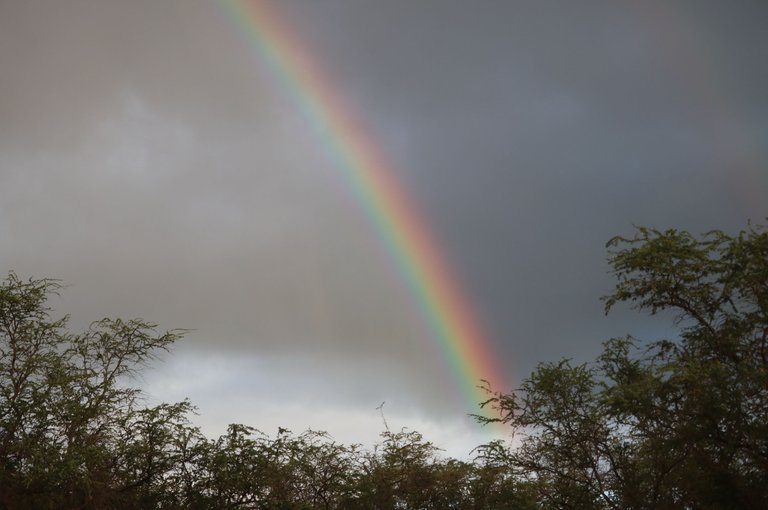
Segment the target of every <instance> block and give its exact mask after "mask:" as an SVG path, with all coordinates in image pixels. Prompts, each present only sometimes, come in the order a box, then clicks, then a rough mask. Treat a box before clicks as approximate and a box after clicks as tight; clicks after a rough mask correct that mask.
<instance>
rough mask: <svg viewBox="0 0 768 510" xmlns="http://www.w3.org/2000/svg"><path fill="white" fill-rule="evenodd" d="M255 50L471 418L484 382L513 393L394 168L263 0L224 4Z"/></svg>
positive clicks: (234, 0) (483, 397)
mask: <svg viewBox="0 0 768 510" xmlns="http://www.w3.org/2000/svg"><path fill="white" fill-rule="evenodd" d="M222 5H223V6H224V8H225V10H226V11H227V12H228V13H229V15H230V16H231V17H232V18H233V19H234V20H235V21H236V22H237V24H238V25H239V27H240V29H241V31H242V33H243V34H244V36H245V37H246V38H247V39H248V41H249V44H250V45H251V46H252V47H253V48H254V49H255V50H256V51H257V52H258V55H259V57H260V59H261V61H262V62H263V63H265V64H266V66H267V68H268V69H269V72H270V73H271V74H272V75H273V77H274V78H275V79H276V80H279V83H280V85H281V87H282V88H283V89H284V90H285V91H287V92H288V93H290V95H291V96H292V98H293V100H294V101H295V102H296V104H297V106H298V107H299V108H300V109H301V110H302V112H303V114H304V116H305V117H306V119H307V121H308V122H309V123H310V124H311V126H312V128H313V130H314V132H315V133H316V134H317V136H318V137H319V139H320V142H321V143H322V145H323V146H324V149H325V150H326V151H327V153H328V154H329V156H330V157H331V158H332V160H333V163H334V166H335V167H336V168H337V169H338V170H339V172H341V174H342V175H343V178H344V180H345V181H347V182H348V183H349V184H350V186H351V187H352V188H353V189H354V191H355V193H356V194H357V197H358V199H359V201H360V204H361V205H362V207H363V208H364V209H365V212H366V214H367V216H368V218H369V219H370V221H371V222H372V223H373V225H374V227H375V229H376V231H377V233H378V235H379V236H380V237H381V239H382V240H383V243H384V245H385V246H386V249H387V250H388V251H389V253H390V254H391V256H392V257H393V259H394V260H395V262H396V264H397V267H398V269H399V271H400V272H401V274H402V275H403V278H404V280H405V282H406V283H407V285H408V287H409V289H410V292H411V293H412V295H413V296H414V298H415V300H416V301H417V303H418V306H419V308H420V309H421V311H422V313H423V315H424V317H425V318H426V321H427V322H428V326H429V328H430V330H431V332H432V334H433V336H434V338H435V340H436V341H437V342H438V345H439V348H440V351H441V352H442V353H443V355H444V357H445V361H446V363H447V364H448V365H449V367H450V371H451V372H452V373H453V374H454V377H455V379H456V381H457V385H458V387H459V390H460V391H461V392H462V394H463V397H464V399H465V400H466V401H467V402H468V403H469V404H470V406H471V409H472V410H473V411H477V404H478V403H479V402H481V401H484V400H486V399H487V397H488V396H487V394H486V393H485V392H484V391H482V390H481V389H480V388H479V387H478V385H479V384H480V382H481V380H486V381H488V382H490V383H491V384H492V385H493V388H495V389H500V390H507V389H508V388H507V387H506V386H505V384H504V382H505V381H504V379H503V378H502V377H501V372H500V371H499V370H498V368H497V365H496V363H495V362H494V357H493V355H492V354H491V349H490V347H489V344H488V342H487V340H486V338H485V336H484V334H483V332H482V330H481V328H480V327H479V324H478V322H477V321H476V320H475V318H474V314H473V313H472V310H471V307H470V306H469V304H468V302H467V300H465V299H464V298H463V296H462V294H461V292H460V291H459V286H458V285H457V283H456V281H455V279H454V278H453V277H452V274H451V272H450V271H449V270H448V268H447V267H446V264H445V262H444V261H443V260H442V257H441V256H440V253H439V251H438V249H437V245H436V244H435V242H434V241H433V239H431V236H430V235H429V231H428V229H427V228H426V227H425V225H424V222H423V221H422V220H421V217H420V215H419V214H417V212H416V210H415V208H414V206H413V205H412V202H411V201H410V200H409V199H408V197H407V196H406V193H405V192H404V190H403V188H402V187H401V186H400V185H398V183H397V182H396V180H395V178H394V175H395V174H394V172H393V171H392V166H391V165H390V163H389V162H388V161H387V159H386V158H385V157H384V155H383V154H382V153H381V151H380V150H379V149H378V147H377V145H376V144H375V143H374V141H373V140H372V138H371V137H370V136H369V135H368V134H367V133H366V131H365V130H364V129H363V128H362V126H361V125H360V123H359V122H358V121H357V120H356V118H355V117H354V116H353V115H352V113H351V112H350V110H349V108H348V107H347V106H346V105H345V104H344V102H343V101H342V100H341V98H340V97H339V96H338V94H337V92H336V88H335V87H334V86H333V83H332V82H331V81H329V80H328V79H327V78H326V76H324V74H323V73H322V72H321V70H320V69H319V68H318V67H317V66H316V65H314V62H313V61H312V59H311V58H310V55H309V54H308V52H307V51H306V49H305V48H304V47H303V46H302V45H301V44H300V41H299V40H298V38H297V37H296V35H294V33H293V32H292V31H291V30H290V29H289V27H288V26H287V25H286V24H285V23H284V22H282V20H281V19H280V17H279V16H278V15H277V13H276V12H275V11H274V10H273V9H272V8H270V6H269V4H268V3H267V2H265V1H263V0H223V1H222Z"/></svg>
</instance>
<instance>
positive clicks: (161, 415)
mask: <svg viewBox="0 0 768 510" xmlns="http://www.w3.org/2000/svg"><path fill="white" fill-rule="evenodd" d="M59 289H60V284H59V283H58V282H57V281H55V280H48V279H43V280H28V281H22V280H21V279H19V278H18V277H17V276H16V275H15V274H14V273H10V274H9V275H8V277H7V279H6V280H5V281H4V282H3V284H2V285H0V488H2V490H0V506H2V507H3V508H36V507H46V508H48V507H50V508H54V507H56V508H96V507H108V506H117V502H118V501H123V502H124V501H125V500H126V498H125V497H124V496H125V494H127V493H130V494H135V493H137V492H143V493H144V494H145V495H146V496H147V497H148V496H149V494H150V492H151V490H152V489H151V488H152V487H153V486H154V485H155V484H156V483H157V480H158V477H160V476H164V474H165V471H166V470H168V469H170V465H169V463H168V457H167V455H166V454H167V448H166V445H165V444H163V445H160V444H159V443H158V441H159V440H158V439H157V438H156V437H155V435H156V434H155V433H156V432H157V431H158V430H159V429H158V427H157V426H149V423H150V422H153V423H154V424H155V425H158V426H159V425H160V424H162V423H165V424H169V423H171V422H175V423H176V425H180V424H181V423H183V422H184V419H183V416H184V415H185V414H186V413H187V412H188V411H189V410H190V408H189V406H188V404H180V405H177V406H171V407H162V406H161V407H159V408H155V409H154V410H152V409H144V410H142V409H140V408H139V407H138V406H137V397H138V395H139V391H138V390H137V389H135V388H130V387H127V386H125V385H123V384H121V383H123V382H125V380H126V378H127V377H129V376H130V375H131V374H133V372H134V371H135V370H136V369H137V368H139V367H141V366H142V365H143V364H144V363H146V362H147V361H148V360H150V359H152V357H153V356H154V353H155V351H157V350H158V349H160V350H164V349H167V348H168V346H169V345H170V344H171V343H173V342H174V341H175V340H177V339H178V338H179V336H180V334H181V332H179V331H169V332H165V333H159V332H157V331H156V327H155V326H154V325H153V324H150V323H147V322H144V321H141V320H130V321H123V320H120V319H117V320H112V319H104V320H101V321H98V322H95V323H93V324H91V326H90V327H89V328H88V329H87V330H86V331H85V332H84V333H82V334H72V333H69V332H68V331H67V330H66V325H67V318H66V317H64V318H61V319H52V318H51V317H50V309H49V308H48V307H47V305H46V301H47V299H48V297H49V295H51V294H55V293H56V292H57V291H58V290H59ZM142 425H147V426H146V427H145V428H144V429H142ZM177 428H178V427H177ZM174 433H175V432H174ZM128 436H130V438H129V437H128ZM139 437H140V438H141V439H140V440H139ZM169 439H170V438H169V437H168V435H167V434H166V437H164V438H162V440H163V441H166V442H167V441H168V440H169ZM139 442H144V443H145V445H146V447H147V448H149V450H148V451H147V452H145V453H146V455H144V458H145V459H146V460H147V461H148V462H150V464H151V463H152V462H154V465H153V467H148V464H147V465H145V466H144V468H139V467H138V466H131V464H135V462H136V460H137V458H138V457H137V456H136V455H135V454H136V453H137V452H134V453H133V454H131V455H130V456H128V457H126V456H125V455H121V453H125V452H126V451H127V450H126V448H130V447H131V445H132V444H133V445H136V444H138V443H139ZM157 449H160V450H162V451H163V452H164V453H163V455H164V456H165V458H164V460H163V461H162V462H155V461H157V457H158V454H157V451H156V450H157ZM150 459H155V461H151V460H150ZM141 469H145V471H142V470H141ZM146 469H148V471H147V470H146ZM137 477H138V478H137ZM129 499H130V498H129ZM134 499H135V498H134ZM120 506H124V505H123V504H122V503H121V504H120Z"/></svg>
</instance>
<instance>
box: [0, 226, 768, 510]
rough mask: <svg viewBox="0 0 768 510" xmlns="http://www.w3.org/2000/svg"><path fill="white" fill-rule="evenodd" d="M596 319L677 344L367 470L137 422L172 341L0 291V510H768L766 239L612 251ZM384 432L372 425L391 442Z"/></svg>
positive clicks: (237, 438) (525, 393)
mask: <svg viewBox="0 0 768 510" xmlns="http://www.w3.org/2000/svg"><path fill="white" fill-rule="evenodd" d="M608 247H609V261H610V264H611V266H612V268H613V272H614V274H615V276H616V279H617V284H616V288H615V290H614V292H613V293H612V294H611V295H609V296H607V297H606V298H605V305H606V312H608V311H609V310H610V309H611V308H613V307H614V306H617V305H618V304H620V303H629V304H631V305H632V306H634V307H635V308H637V309H639V310H641V311H646V312H649V313H651V314H657V313H659V312H665V313H664V314H661V315H660V317H667V316H670V314H671V316H672V317H673V318H674V324H675V325H676V327H677V330H676V336H675V338H672V339H658V340H655V341H651V342H640V341H638V340H636V339H634V338H632V337H626V338H617V339H612V340H609V341H608V342H606V343H605V344H604V349H603V352H602V354H601V355H600V356H599V357H598V358H597V359H596V360H595V361H594V362H592V363H584V364H574V363H573V362H571V361H570V360H562V361H559V362H554V363H552V362H549V363H541V364H539V365H538V366H537V367H536V369H535V370H534V371H533V373H532V374H531V375H530V376H529V377H528V378H526V379H525V380H524V381H522V383H521V386H520V388H519V389H518V390H517V391H515V392H512V393H507V394H505V393H492V392H490V389H489V392H490V398H489V399H488V401H486V402H485V403H484V404H483V405H487V406H490V407H492V408H493V409H495V410H496V411H498V416H499V417H498V418H487V417H480V416H478V417H477V418H478V420H480V421H481V422H489V421H501V422H503V423H506V424H509V425H510V426H511V427H512V430H513V431H514V432H515V433H516V434H517V439H518V441H517V443H516V446H515V447H514V448H511V447H509V446H508V445H505V444H503V443H501V442H491V443H488V444H485V445H481V446H479V447H478V448H477V449H476V451H475V458H474V459H473V460H472V461H459V460H455V459H447V458H444V457H443V456H442V455H441V452H440V450H439V449H438V448H437V447H435V446H434V445H433V444H432V443H431V442H429V441H427V440H425V439H424V438H423V437H422V435H421V434H419V433H418V432H416V431H410V430H406V429H403V430H401V431H399V432H392V431H390V430H389V429H388V428H387V429H386V430H385V431H384V433H383V434H382V435H381V442H380V443H379V444H378V445H376V446H375V447H374V448H373V449H372V450H366V449H363V448H361V447H360V446H358V445H351V446H347V445H343V444H339V443H337V442H336V441H334V440H333V438H331V437H329V436H328V435H327V434H325V433H322V432H316V431H311V430H309V431H306V432H304V433H301V434H294V433H292V432H291V431H288V430H285V429H279V430H278V433H277V435H276V436H274V437H270V436H268V435H266V434H264V433H262V432H260V431H258V430H257V429H255V428H252V427H249V426H246V425H240V424H233V425H230V426H229V428H228V430H227V432H226V433H225V434H223V435H222V436H220V437H218V438H215V439H209V438H207V437H205V436H204V435H203V434H202V433H201V432H200V430H199V429H198V428H197V427H195V426H193V425H192V423H191V420H190V416H191V415H192V414H193V413H194V408H193V406H192V405H191V404H190V403H189V402H187V401H183V402H179V403H175V404H167V403H163V404H160V405H157V406H154V407H144V406H142V405H140V402H141V399H140V398H139V397H140V396H141V394H140V391H139V390H138V389H136V388H132V387H130V386H129V384H128V383H129V382H130V381H131V379H130V378H131V376H132V375H133V374H134V373H135V372H136V371H137V370H140V369H141V368H142V367H143V366H144V365H145V364H146V363H148V362H149V361H151V360H152V359H153V357H154V356H155V354H156V353H157V352H158V350H160V351H163V350H167V349H168V348H169V347H170V346H171V344H172V343H173V342H174V341H176V340H177V339H178V338H179V337H180V336H181V335H182V333H183V332H181V331H169V332H159V331H158V330H157V327H156V326H155V325H153V324H150V323H147V322H145V321H141V320H130V321H123V320H120V319H116V320H113V319H103V320H101V321H97V322H95V323H93V324H91V326H90V327H89V328H88V329H87V330H86V331H85V332H83V333H80V334H73V333H70V332H69V331H67V318H66V317H64V318H61V319H53V318H51V316H50V309H49V308H48V307H47V299H48V297H49V296H50V295H52V294H56V293H57V292H59V291H60V290H61V286H60V284H59V283H58V282H57V281H55V280H28V281H23V280H21V279H19V278H18V277H17V276H16V275H15V274H13V273H10V274H9V275H8V277H7V279H6V280H5V281H4V282H2V284H0V509H8V510H13V509H37V508H39V509H53V508H56V509H59V508H63V509H70V508H71V509H75V508H77V509H94V510H95V509H118V510H119V509H144V508H158V509H181V508H185V509H213V508H216V509H227V508H230V509H235V508H237V509H289V510H290V509H293V510H300V509H301V510H307V509H311V510H315V509H347V510H356V509H366V510H368V509H379V510H399V509H421V510H432V509H434V510H437V509H462V510H464V509H466V510H470V509H471V510H483V509H487V510H502V509H522V510H525V509H544V508H547V509H548V508H563V509H568V508H573V509H600V510H602V509H638V510H639V509H649V510H650V509H678V508H691V509H716V508H744V509H758V508H759V509H762V508H768V315H767V314H768V309H767V308H766V305H768V233H766V231H765V230H764V229H762V228H753V227H750V228H749V229H748V230H746V231H744V232H741V233H739V234H738V235H736V236H728V235H726V234H724V233H722V232H717V231H715V232H709V233H707V234H705V235H703V236H702V237H700V238H696V237H694V236H692V235H691V234H689V233H687V232H678V231H675V230H669V231H665V232H661V231H657V230H654V229H647V228H639V229H637V232H636V235H635V236H634V237H632V238H622V237H617V238H615V239H613V240H611V241H610V242H609V243H608ZM385 427H386V422H385Z"/></svg>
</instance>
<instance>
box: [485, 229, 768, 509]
mask: <svg viewBox="0 0 768 510" xmlns="http://www.w3.org/2000/svg"><path fill="white" fill-rule="evenodd" d="M608 247H609V248H610V251H609V261H610V263H611V266H612V267H613V271H614V274H615V275H616V278H617V280H618V282H617V285H616V289H615V290H614V292H613V293H612V294H611V295H610V296H607V297H606V298H605V303H606V312H607V311H609V310H610V309H611V308H612V307H614V306H615V305H617V304H618V303H621V302H629V303H631V304H632V305H633V306H634V307H635V308H637V309H639V310H644V311H648V312H650V313H651V314H656V313H658V312H661V311H664V312H669V313H671V314H672V315H673V317H674V321H675V324H676V325H677V326H678V334H679V338H676V339H673V340H670V339H661V340H657V341H653V342H650V343H646V344H641V343H640V342H638V341H637V340H635V339H633V338H631V337H628V338H624V339H613V340H610V341H608V342H606V344H605V349H604V351H603V354H602V355H601V356H600V357H599V358H598V360H596V362H594V363H591V364H585V365H579V366H572V365H571V363H570V362H569V361H567V360H565V361H561V362H560V363H556V364H553V363H547V364H542V365H539V367H538V368H537V369H536V370H535V371H534V372H533V374H532V375H531V376H530V377H529V378H528V379H526V380H525V381H524V382H523V384H522V386H521V388H520V389H519V390H518V391H517V392H514V393H512V394H495V395H492V398H491V399H490V400H489V401H488V402H487V405H491V406H493V407H495V408H497V409H498V410H499V411H500V413H501V416H502V417H501V418H499V419H498V420H500V421H504V422H505V423H509V424H510V425H512V426H513V427H514V428H515V429H516V430H517V431H518V432H519V433H520V434H521V435H523V438H522V441H521V445H520V447H519V448H517V449H515V450H514V451H512V452H511V453H510V460H509V462H510V465H511V466H513V469H515V470H518V471H519V472H520V473H521V474H522V476H523V477H524V478H526V479H528V480H530V481H531V482H532V483H534V484H535V486H536V487H537V488H538V495H537V499H538V501H540V502H541V503H543V504H544V505H545V506H547V507H553V508H617V509H618V508H622V509H624V508H633V509H635V508H637V509H641V508H648V509H651V508H654V509H658V508H670V509H671V508H768V345H767V340H768V316H767V315H766V314H767V313H768V308H767V306H766V305H768V233H766V231H765V230H764V229H762V228H754V227H750V228H749V229H748V230H747V231H744V232H741V233H739V234H738V235H737V236H733V237H732V236H728V235H726V234H724V233H722V232H719V231H713V232H709V233H706V234H705V235H703V236H702V237H701V238H696V237H694V236H692V235H691V234H689V233H687V232H678V231H675V230H668V231H665V232H660V231H657V230H654V229H648V228H639V229H637V233H636V236H635V237H633V238H622V237H617V238H614V239H612V240H611V241H610V242H609V243H608ZM486 421H488V420H486Z"/></svg>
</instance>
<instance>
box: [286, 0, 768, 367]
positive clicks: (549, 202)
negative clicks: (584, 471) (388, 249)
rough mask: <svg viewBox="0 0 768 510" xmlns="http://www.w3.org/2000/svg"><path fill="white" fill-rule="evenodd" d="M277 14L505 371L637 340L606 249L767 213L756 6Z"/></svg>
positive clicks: (343, 9) (461, 6)
mask: <svg viewBox="0 0 768 510" xmlns="http://www.w3.org/2000/svg"><path fill="white" fill-rule="evenodd" d="M287 4H288V6H289V8H292V9H293V10H294V11H295V14H296V16H297V17H299V19H300V21H301V20H303V22H304V25H303V27H304V28H305V30H306V32H307V33H309V34H310V36H311V37H314V38H315V40H314V41H313V44H314V45H315V46H314V47H316V48H317V47H320V48H322V49H323V51H324V57H325V58H327V59H329V60H330V62H331V65H332V66H334V67H333V69H334V71H335V72H336V73H337V75H336V76H337V78H338V83H339V84H340V86H341V87H342V88H344V89H345V90H348V91H349V95H350V96H351V97H353V98H355V100H356V101H357V102H358V103H360V104H363V105H365V108H366V110H365V112H366V113H367V114H370V117H369V118H368V120H369V121H370V122H371V124H372V125H373V128H374V130H377V132H378V133H379V134H380V136H381V139H383V140H386V141H387V143H391V146H392V147H394V148H395V150H396V151H397V152H396V155H397V157H398V158H399V161H400V163H401V164H400V165H399V168H400V170H401V172H402V175H401V177H402V178H403V179H404V180H405V181H406V182H408V183H409V184H410V185H411V189H412V190H413V193H414V194H416V196H417V197H418V201H419V203H420V205H421V206H422V208H423V209H424V210H425V211H426V213H427V215H428V216H429V218H430V223H431V224H432V225H433V226H434V228H435V229H436V230H437V231H438V232H439V234H440V238H441V239H442V241H443V244H444V246H446V247H447V248H448V249H447V255H448V257H449V258H450V259H451V260H453V262H454V264H455V265H456V266H457V267H458V269H459V272H460V273H461V275H462V277H463V279H464V281H465V282H466V285H467V287H468V289H469V291H470V292H471V295H472V296H473V297H474V302H475V303H476V304H477V306H478V308H479V310H480V312H481V313H482V314H483V316H484V317H485V318H486V320H487V322H488V323H489V324H490V325H491V327H492V331H493V332H494V337H495V339H496V341H497V347H498V348H499V349H500V350H502V351H503V352H504V353H505V354H506V357H507V359H509V360H510V361H509V363H510V364H512V365H514V366H516V367H517V368H518V369H519V370H528V369H529V368H530V367H531V366H532V364H533V363H534V361H536V360H539V359H542V358H545V359H546V358H552V357H559V356H563V355H569V356H586V355H591V354H592V353H594V352H595V350H596V349H597V348H598V347H599V342H600V341H602V340H604V339H606V337H607V336H609V335H619V334H624V333H626V332H630V331H632V324H633V321H631V322H627V321H628V320H629V319H631V318H632V315H629V314H626V313H622V312H621V311H618V312H617V313H616V314H615V317H614V318H608V319H605V318H603V317H602V307H601V304H600V302H599V301H598V298H599V297H600V296H601V295H604V294H606V293H607V292H609V291H610V289H611V286H612V282H611V279H610V277H609V276H608V275H607V274H606V270H607V267H606V265H605V263H604V260H605V250H604V243H605V241H606V240H607V239H609V238H610V237H612V236H613V235H616V234H629V233H631V230H632V224H641V225H653V226H658V227H660V228H666V227H678V228H689V229H692V230H694V231H703V230H707V229H709V228H723V229H728V230H734V229H739V228H743V227H744V225H745V221H746V219H747V218H749V217H752V218H753V219H755V220H760V219H761V218H762V217H763V216H764V215H765V214H766V209H765V207H764V206H763V205H762V204H763V203H764V200H765V198H766V190H768V186H767V185H766V184H767V180H766V178H765V170H764V168H765V161H766V154H765V147H766V144H767V143H768V139H766V134H765V133H766V131H765V129H764V126H765V123H766V118H768V102H767V101H766V96H765V94H764V93H763V92H762V91H764V90H766V87H768V72H767V71H766V69H767V66H766V64H765V62H766V61H767V60H766V57H767V56H768V54H767V53H768V50H766V48H768V36H767V35H766V33H765V31H764V30H762V29H761V28H760V21H759V20H761V19H764V16H765V15H766V14H768V12H766V10H768V9H766V7H765V6H764V5H761V4H759V3H744V2H740V3H735V4H728V5H724V4H722V3H719V4H718V3H712V2H710V3H701V2H696V3H690V2H689V3H676V4H675V5H670V4H668V3H665V2H636V3H630V2H624V3H619V4H616V3H611V2H578V3H566V4H563V3H562V2H557V3H552V2H473V3H472V4H471V5H469V4H467V3H466V2H445V1H438V2H426V1H422V2H410V3H408V4H407V6H406V5H405V4H399V3H396V2H387V3H381V2H353V3H350V2H343V1H335V2H326V3H322V4H323V5H320V4H321V3H315V4H313V6H312V7H308V6H307V5H306V4H304V3H302V2H287ZM289 10H290V9H289ZM292 12H293V11H292ZM318 20H320V21H318ZM328 26H334V27H336V26H343V27H345V29H344V30H331V29H328ZM370 105H373V106H370ZM637 325H638V327H640V324H639V323H637ZM642 329H643V330H645V327H643V328H642Z"/></svg>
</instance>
